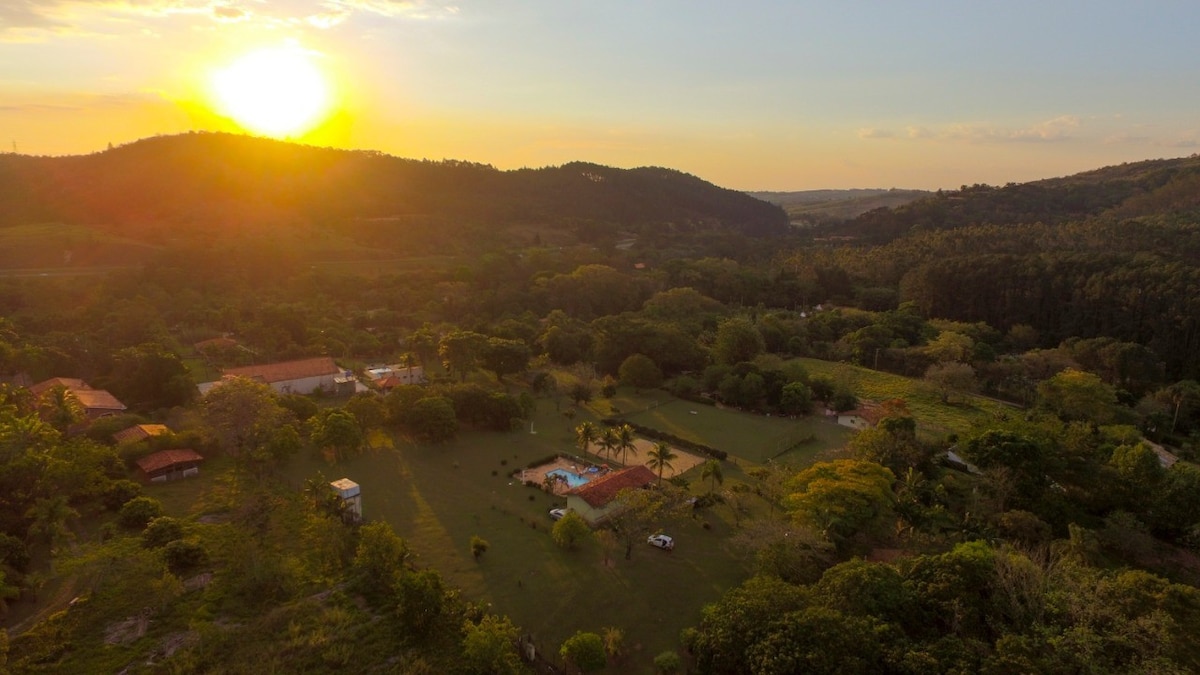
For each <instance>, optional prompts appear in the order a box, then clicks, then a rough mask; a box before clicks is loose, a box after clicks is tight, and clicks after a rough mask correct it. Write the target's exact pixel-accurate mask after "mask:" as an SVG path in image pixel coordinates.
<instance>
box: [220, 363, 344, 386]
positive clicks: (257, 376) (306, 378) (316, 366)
mask: <svg viewBox="0 0 1200 675" xmlns="http://www.w3.org/2000/svg"><path fill="white" fill-rule="evenodd" d="M221 372H222V374H223V375H224V377H248V378H250V379H252V380H257V381H259V382H262V383H264V384H268V385H270V386H271V388H272V389H274V390H275V391H277V392H279V393H280V394H311V393H313V392H314V391H316V390H317V389H318V388H319V389H322V390H324V391H326V392H329V393H333V392H335V391H336V390H337V382H336V381H335V380H336V379H337V378H339V377H344V376H345V375H346V372H345V371H344V370H342V369H341V368H338V366H337V364H336V363H334V362H333V359H331V358H329V357H328V356H319V357H317V358H312V359H300V360H298V361H284V362H282V363H266V364H263V365H259V366H242V367H240V368H226V369H225V370H223V371H221ZM219 384H220V381H217V382H205V383H204V384H201V385H200V387H199V389H200V393H201V394H204V393H207V392H208V390H210V389H212V388H213V387H215V386H217V385H219Z"/></svg>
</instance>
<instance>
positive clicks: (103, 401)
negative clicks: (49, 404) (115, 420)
mask: <svg viewBox="0 0 1200 675" xmlns="http://www.w3.org/2000/svg"><path fill="white" fill-rule="evenodd" d="M55 387H65V388H66V389H67V390H68V391H70V392H71V393H72V394H73V395H74V396H75V398H77V399H79V402H80V404H82V405H83V409H84V410H85V411H86V412H87V416H88V419H89V420H94V419H97V418H99V417H106V416H108V415H117V414H120V413H122V412H125V410H126V409H127V408H126V407H125V404H124V403H121V402H120V401H119V400H117V397H116V396H113V395H112V394H110V393H108V392H107V391H105V390H103V389H92V387H91V386H90V385H89V384H88V383H87V382H84V381H83V380H79V379H76V378H73V377H52V378H50V379H49V380H45V381H44V382H38V383H37V384H35V385H33V386H32V387H30V388H29V391H31V392H33V395H34V396H41V395H42V394H45V393H46V392H48V391H50V390H51V389H53V388H55Z"/></svg>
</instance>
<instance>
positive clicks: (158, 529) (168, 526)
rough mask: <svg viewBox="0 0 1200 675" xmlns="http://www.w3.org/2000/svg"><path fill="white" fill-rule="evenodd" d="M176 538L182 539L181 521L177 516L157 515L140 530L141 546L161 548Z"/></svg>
mask: <svg viewBox="0 0 1200 675" xmlns="http://www.w3.org/2000/svg"><path fill="white" fill-rule="evenodd" d="M176 539H183V523H182V522H181V521H180V520H179V519H177V518H171V517H169V516H159V517H158V518H155V519H153V520H151V521H150V522H149V523H147V524H146V529H144V530H142V546H145V547H146V548H162V547H163V546H166V545H167V544H169V543H171V542H173V541H175V540H176Z"/></svg>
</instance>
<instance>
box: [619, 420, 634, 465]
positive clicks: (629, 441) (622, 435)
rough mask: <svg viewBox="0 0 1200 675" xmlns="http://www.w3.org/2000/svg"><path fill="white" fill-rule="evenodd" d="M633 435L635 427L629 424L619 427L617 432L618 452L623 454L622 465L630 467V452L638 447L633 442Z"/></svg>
mask: <svg viewBox="0 0 1200 675" xmlns="http://www.w3.org/2000/svg"><path fill="white" fill-rule="evenodd" d="M633 433H634V432H633V427H631V426H629V425H628V424H622V425H621V426H619V427H617V428H616V432H615V440H616V444H617V445H616V450H617V451H618V452H620V453H621V463H622V464H624V465H625V466H629V451H630V450H633V449H634V448H635V447H637V446H636V445H634V442H633V441H634V439H633Z"/></svg>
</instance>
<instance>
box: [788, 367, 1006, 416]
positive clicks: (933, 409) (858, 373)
mask: <svg viewBox="0 0 1200 675" xmlns="http://www.w3.org/2000/svg"><path fill="white" fill-rule="evenodd" d="M796 360H797V361H799V362H800V363H801V364H803V365H804V367H805V368H806V369H807V370H808V372H809V373H810V374H812V375H825V376H827V377H829V378H831V379H832V380H833V381H834V382H837V383H839V384H844V385H845V386H847V387H848V388H849V389H850V390H851V391H853V392H854V393H855V395H856V396H858V398H859V399H866V400H870V401H886V400H888V399H893V398H900V399H904V401H905V402H906V403H907V404H908V409H909V411H910V412H911V413H912V416H913V419H915V420H916V421H917V427H918V429H920V430H921V431H922V432H923V433H926V434H936V435H945V434H950V433H963V432H966V431H968V430H969V429H971V427H973V426H975V425H976V424H978V423H980V422H985V421H987V420H990V419H994V418H995V417H996V416H998V415H999V414H1000V413H1001V412H1003V411H1005V410H1011V407H1010V406H1008V405H1006V404H1004V403H1001V402H999V401H995V400H992V399H989V398H984V397H982V396H962V395H955V396H954V397H952V399H951V403H950V404H946V403H942V400H941V396H940V395H939V394H938V392H937V391H936V390H935V389H934V388H933V387H932V386H930V385H928V384H926V383H925V382H923V381H921V380H917V379H913V378H909V377H904V376H902V375H894V374H892V373H885V372H882V371H878V370H871V369H870V368H863V367H861V366H855V365H851V364H848V363H835V362H832V361H820V360H817V359H796Z"/></svg>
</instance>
